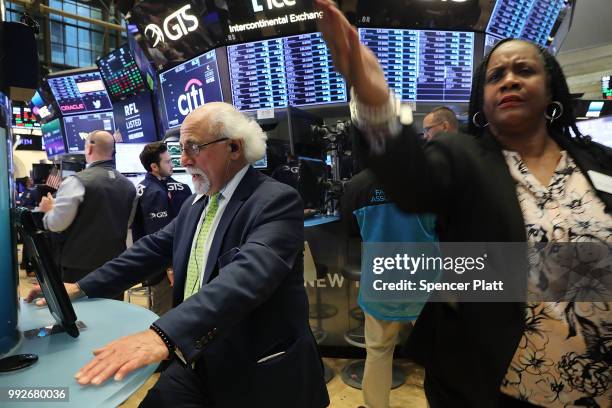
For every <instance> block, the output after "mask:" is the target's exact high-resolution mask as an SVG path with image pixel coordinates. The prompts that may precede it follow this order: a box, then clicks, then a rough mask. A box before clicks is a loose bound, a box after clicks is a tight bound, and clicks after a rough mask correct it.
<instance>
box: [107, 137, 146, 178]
mask: <svg viewBox="0 0 612 408" xmlns="http://www.w3.org/2000/svg"><path fill="white" fill-rule="evenodd" d="M146 145H147V144H146V143H117V144H116V145H115V166H116V169H117V171H118V172H120V173H126V174H139V173H146V172H147V171H146V170H145V168H144V167H142V163H140V153H142V150H143V149H144V147H145V146H146Z"/></svg>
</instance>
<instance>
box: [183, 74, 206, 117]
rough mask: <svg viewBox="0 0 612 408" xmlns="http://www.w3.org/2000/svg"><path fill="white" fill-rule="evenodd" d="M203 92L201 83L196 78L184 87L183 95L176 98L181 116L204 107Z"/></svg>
mask: <svg viewBox="0 0 612 408" xmlns="http://www.w3.org/2000/svg"><path fill="white" fill-rule="evenodd" d="M204 103H205V100H204V92H203V91H202V82H201V81H200V80H198V79H196V78H192V79H190V80H189V82H187V85H185V93H184V94H183V95H181V96H179V98H178V108H179V112H181V115H183V116H187V115H188V114H189V112H191V111H193V110H194V109H195V108H197V107H198V106H202V105H204Z"/></svg>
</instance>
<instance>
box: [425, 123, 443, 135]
mask: <svg viewBox="0 0 612 408" xmlns="http://www.w3.org/2000/svg"><path fill="white" fill-rule="evenodd" d="M443 123H444V121H442V122H438V123H434V124H433V125H431V126H427V127H423V133H424V134H428V133H429V132H431V129H433V128H435V127H436V126H440V125H441V124H443Z"/></svg>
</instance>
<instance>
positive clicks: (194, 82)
mask: <svg viewBox="0 0 612 408" xmlns="http://www.w3.org/2000/svg"><path fill="white" fill-rule="evenodd" d="M159 84H160V87H161V91H162V99H163V101H164V107H165V112H166V121H167V125H168V127H169V128H173V127H177V126H180V125H181V123H183V120H184V119H185V117H186V116H187V115H188V114H189V113H190V112H191V111H193V110H194V109H195V108H197V107H199V106H201V105H204V104H205V103H208V102H215V101H217V102H222V101H223V94H222V92H221V81H220V79H219V68H218V66H217V56H216V54H215V51H214V50H213V51H209V52H207V53H206V54H203V55H201V56H199V57H196V58H194V59H192V60H189V61H187V62H185V63H183V64H181V65H178V66H176V67H174V68H172V69H170V70H168V71H164V72H162V73H161V74H160V75H159Z"/></svg>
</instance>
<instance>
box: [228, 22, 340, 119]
mask: <svg viewBox="0 0 612 408" xmlns="http://www.w3.org/2000/svg"><path fill="white" fill-rule="evenodd" d="M227 53H228V60H229V67H230V81H231V88H232V101H233V103H234V106H236V108H238V109H239V110H245V111H248V110H256V109H270V108H284V107H286V106H288V105H290V106H305V105H319V104H328V103H343V102H346V101H347V91H346V85H345V83H344V80H343V79H342V76H341V75H340V74H338V73H337V72H336V71H335V69H334V67H333V64H332V58H331V53H330V52H329V49H328V48H327V45H326V44H325V42H324V41H323V39H322V37H321V33H310V34H301V35H294V36H290V37H284V38H277V39H273V40H265V41H256V42H251V43H246V44H239V45H232V46H228V47H227Z"/></svg>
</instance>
